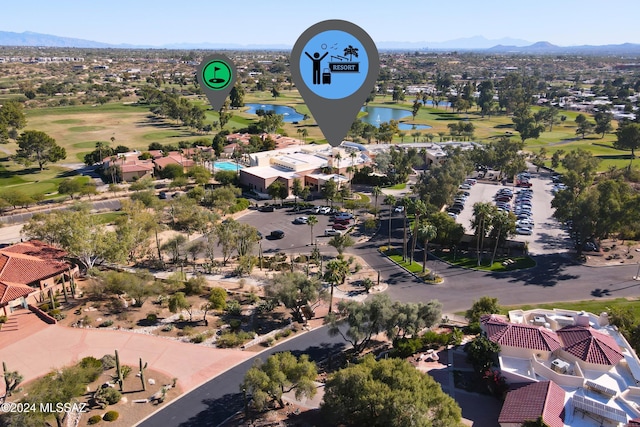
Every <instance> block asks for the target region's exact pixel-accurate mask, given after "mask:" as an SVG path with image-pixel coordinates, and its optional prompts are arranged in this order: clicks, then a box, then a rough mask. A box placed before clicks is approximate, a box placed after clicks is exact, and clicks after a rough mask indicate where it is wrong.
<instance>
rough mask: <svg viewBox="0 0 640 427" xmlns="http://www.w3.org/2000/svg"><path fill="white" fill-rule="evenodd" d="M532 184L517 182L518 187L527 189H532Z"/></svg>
mask: <svg viewBox="0 0 640 427" xmlns="http://www.w3.org/2000/svg"><path fill="white" fill-rule="evenodd" d="M531 185H532V184H531V183H530V182H529V181H518V182H516V187H525V188H531Z"/></svg>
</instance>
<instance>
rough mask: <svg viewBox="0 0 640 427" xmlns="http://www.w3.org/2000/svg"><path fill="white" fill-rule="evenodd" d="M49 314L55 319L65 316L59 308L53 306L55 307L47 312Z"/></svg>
mask: <svg viewBox="0 0 640 427" xmlns="http://www.w3.org/2000/svg"><path fill="white" fill-rule="evenodd" d="M49 314H50V315H51V317H53V318H54V319H56V320H62V319H64V318H65V317H67V315H66V314H64V313H63V312H62V311H60V309H59V308H55V309H53V310H51V311H50V312H49Z"/></svg>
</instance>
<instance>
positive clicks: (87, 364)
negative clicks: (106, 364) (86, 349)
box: [79, 356, 102, 369]
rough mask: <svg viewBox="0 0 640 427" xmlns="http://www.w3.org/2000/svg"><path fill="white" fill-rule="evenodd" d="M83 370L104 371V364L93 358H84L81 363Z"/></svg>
mask: <svg viewBox="0 0 640 427" xmlns="http://www.w3.org/2000/svg"><path fill="white" fill-rule="evenodd" d="M79 365H80V367H81V368H99V369H102V362H101V361H100V360H99V359H96V358H95V357H93V356H87V357H83V358H82V360H80V363H79Z"/></svg>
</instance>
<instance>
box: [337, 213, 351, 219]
mask: <svg viewBox="0 0 640 427" xmlns="http://www.w3.org/2000/svg"><path fill="white" fill-rule="evenodd" d="M351 218H353V215H351V214H350V213H349V212H338V213H337V214H336V216H335V218H334V219H351Z"/></svg>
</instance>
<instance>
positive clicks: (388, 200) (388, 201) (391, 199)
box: [384, 195, 396, 250]
mask: <svg viewBox="0 0 640 427" xmlns="http://www.w3.org/2000/svg"><path fill="white" fill-rule="evenodd" d="M384 204H385V205H389V242H388V243H387V250H389V249H390V248H391V214H392V212H393V207H394V206H395V204H396V198H395V197H394V196H392V195H388V196H386V197H385V198H384Z"/></svg>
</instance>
